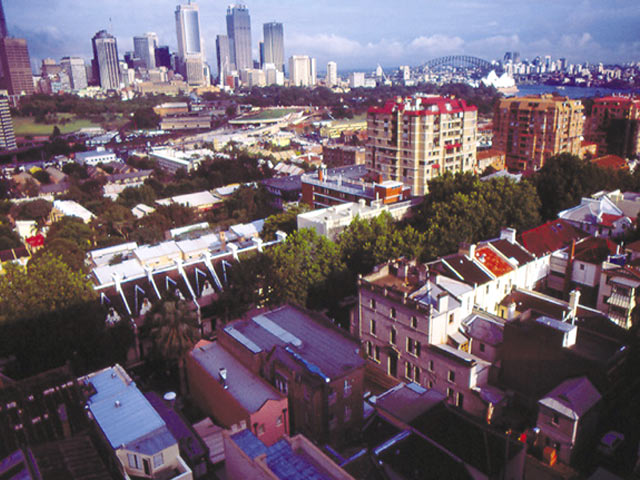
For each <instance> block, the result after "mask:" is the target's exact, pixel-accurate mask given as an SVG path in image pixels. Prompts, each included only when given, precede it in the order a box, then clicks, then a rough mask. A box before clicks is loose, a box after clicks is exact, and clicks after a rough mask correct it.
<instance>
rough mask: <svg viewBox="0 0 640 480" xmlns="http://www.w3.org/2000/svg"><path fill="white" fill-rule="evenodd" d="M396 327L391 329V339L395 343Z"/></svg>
mask: <svg viewBox="0 0 640 480" xmlns="http://www.w3.org/2000/svg"><path fill="white" fill-rule="evenodd" d="M396 336H397V334H396V329H395V328H393V327H391V331H390V332H389V341H390V342H391V343H392V344H393V345H395V344H396Z"/></svg>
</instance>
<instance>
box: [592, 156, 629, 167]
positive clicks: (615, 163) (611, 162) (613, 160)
mask: <svg viewBox="0 0 640 480" xmlns="http://www.w3.org/2000/svg"><path fill="white" fill-rule="evenodd" d="M591 162H592V163H595V164H596V165H598V166H599V167H601V168H612V169H615V170H629V164H628V163H627V161H626V160H625V159H624V158H621V157H618V156H617V155H605V156H604V157H598V158H594V159H593V160H591Z"/></svg>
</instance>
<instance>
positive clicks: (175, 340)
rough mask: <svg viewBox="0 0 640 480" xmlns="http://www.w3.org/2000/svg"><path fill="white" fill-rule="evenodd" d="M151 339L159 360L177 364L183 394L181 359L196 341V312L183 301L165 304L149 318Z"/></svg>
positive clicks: (198, 333) (197, 327)
mask: <svg viewBox="0 0 640 480" xmlns="http://www.w3.org/2000/svg"><path fill="white" fill-rule="evenodd" d="M151 335H152V337H153V340H154V343H155V345H156V347H157V348H158V351H159V352H160V354H161V355H162V357H163V359H164V360H165V361H166V362H168V363H175V362H177V364H178V373H179V376H180V391H181V392H182V393H185V392H186V390H187V389H186V382H185V377H184V359H185V356H186V355H187V353H189V352H190V351H191V349H192V348H193V347H194V345H195V344H196V342H197V341H198V340H199V338H200V326H199V325H198V316H197V314H196V312H195V311H194V310H192V309H191V308H190V306H189V304H188V303H187V302H186V301H184V300H179V299H172V300H166V301H165V302H163V303H162V304H161V305H160V308H159V310H158V311H157V312H156V313H155V314H154V315H153V316H152V317H151Z"/></svg>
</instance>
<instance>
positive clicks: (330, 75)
mask: <svg viewBox="0 0 640 480" xmlns="http://www.w3.org/2000/svg"><path fill="white" fill-rule="evenodd" d="M337 84H338V64H337V63H336V62H329V63H327V87H335V86H336V85H337Z"/></svg>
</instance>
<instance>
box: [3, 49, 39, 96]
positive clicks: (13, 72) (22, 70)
mask: <svg viewBox="0 0 640 480" xmlns="http://www.w3.org/2000/svg"><path fill="white" fill-rule="evenodd" d="M0 65H1V66H2V74H3V79H2V86H3V88H4V89H5V90H7V91H8V92H9V95H32V94H33V91H34V88H33V72H32V71H31V61H30V59H29V49H28V48H27V41H26V40H25V39H24V38H11V37H4V38H1V39H0Z"/></svg>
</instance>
